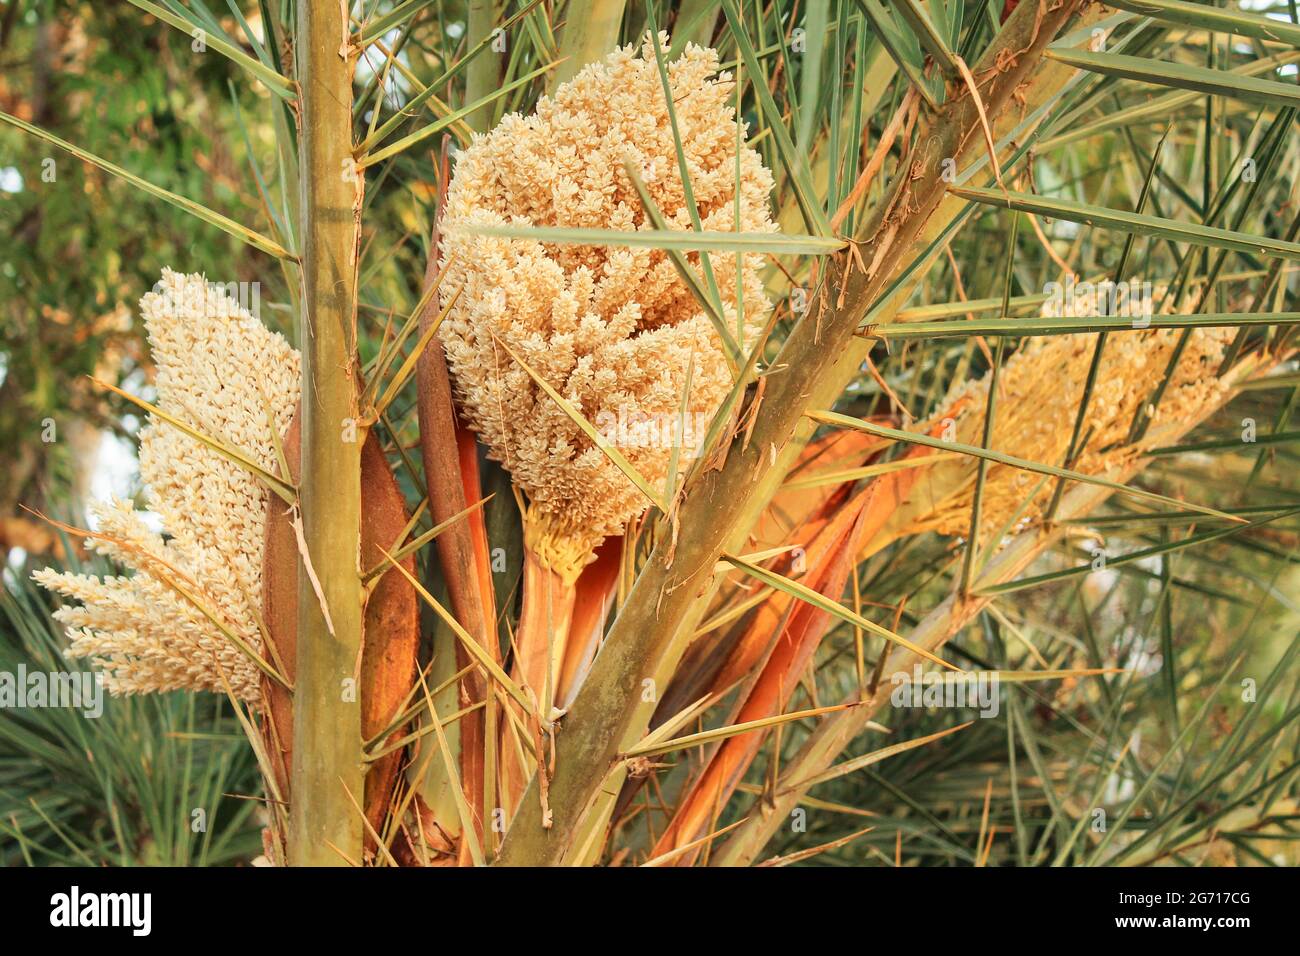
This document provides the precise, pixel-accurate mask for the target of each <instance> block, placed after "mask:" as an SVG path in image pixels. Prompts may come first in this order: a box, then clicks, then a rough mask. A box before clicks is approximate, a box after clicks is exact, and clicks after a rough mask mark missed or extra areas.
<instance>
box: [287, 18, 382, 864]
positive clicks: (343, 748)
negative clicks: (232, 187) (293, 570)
mask: <svg viewBox="0 0 1300 956" xmlns="http://www.w3.org/2000/svg"><path fill="white" fill-rule="evenodd" d="M345 13H346V10H345V8H344V7H341V6H339V5H338V4H331V3H300V4H298V35H297V44H296V58H297V64H296V66H297V76H298V78H299V84H300V88H301V93H300V99H299V107H300V112H299V119H298V122H299V153H300V157H301V163H300V166H301V170H302V176H301V183H302V191H301V211H302V245H301V249H302V281H303V295H302V312H301V313H300V314H301V322H300V327H299V341H300V344H301V347H302V477H301V481H300V486H299V504H300V507H301V512H302V531H303V542H302V543H305V546H306V548H305V553H303V554H301V555H300V558H299V569H298V638H297V653H298V661H297V676H296V683H295V688H294V701H293V727H294V731H293V732H294V750H293V766H292V773H291V780H292V793H293V805H292V807H291V808H290V821H289V862H290V864H293V865H300V866H301V865H306V866H339V865H346V864H347V863H348V862H349V861H351V862H359V861H360V860H361V854H362V819H361V813H360V811H359V810H358V809H357V807H358V806H359V805H360V803H361V800H362V791H363V784H364V777H363V773H362V753H361V746H362V740H361V706H360V700H359V692H360V689H359V688H358V687H357V686H356V684H357V676H358V674H357V671H358V665H359V661H360V652H361V628H362V588H361V579H360V567H359V562H360V553H359V552H360V530H361V445H362V440H363V439H364V438H365V433H364V430H363V429H361V428H360V427H359V426H358V425H357V420H358V417H359V414H358V409H357V391H356V365H355V356H356V285H357V279H356V274H357V246H358V239H359V236H360V230H359V218H358V217H359V214H360V208H361V196H362V190H363V188H364V182H363V180H362V179H361V178H360V176H359V175H356V174H353V175H346V173H347V172H348V170H349V169H350V168H351V166H350V164H351V161H352V67H353V59H352V46H351V42H350V38H349V32H348V22H347V19H346V16H345ZM301 550H302V549H301V547H300V551H301ZM307 560H310V566H308V565H307V563H306V562H307ZM316 582H319V586H320V592H321V593H320V595H319V596H318V595H317V588H316Z"/></svg>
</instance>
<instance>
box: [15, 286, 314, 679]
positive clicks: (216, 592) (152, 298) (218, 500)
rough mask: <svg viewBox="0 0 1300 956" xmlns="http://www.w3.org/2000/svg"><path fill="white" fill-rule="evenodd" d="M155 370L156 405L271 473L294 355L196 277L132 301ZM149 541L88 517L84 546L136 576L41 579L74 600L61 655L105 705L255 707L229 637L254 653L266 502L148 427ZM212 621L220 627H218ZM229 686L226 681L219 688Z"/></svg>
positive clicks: (144, 464) (140, 526)
mask: <svg viewBox="0 0 1300 956" xmlns="http://www.w3.org/2000/svg"><path fill="white" fill-rule="evenodd" d="M140 308H141V312H142V313H143V316H144V321H145V327H146V329H147V330H148V334H149V343H150V346H151V349H152V353H153V357H154V362H155V366H156V369H157V378H156V385H157V393H158V397H157V401H156V404H157V406H158V407H159V408H160V409H161V410H162V411H163V412H165V413H167V414H168V415H171V416H173V417H174V418H177V419H180V420H182V421H184V422H186V423H187V424H188V425H190V426H191V427H193V428H195V429H197V430H198V431H199V432H201V433H203V434H205V435H207V436H210V437H213V438H216V439H219V440H220V441H221V442H223V443H224V444H226V445H227V446H233V447H235V448H238V449H240V450H241V451H243V452H244V453H245V454H247V455H248V456H249V457H250V458H252V459H253V460H254V461H256V462H257V463H258V464H259V465H260V466H261V467H263V468H265V469H267V470H269V471H272V472H278V470H279V469H278V466H277V464H276V453H275V445H274V439H273V437H272V433H271V425H270V422H272V421H274V423H275V428H277V429H278V430H279V432H280V433H281V434H283V433H284V432H285V431H286V430H287V429H288V427H289V424H290V422H291V421H292V419H293V414H294V408H295V406H296V404H297V401H298V388H299V363H298V353H297V352H296V351H295V350H294V349H293V348H292V347H291V346H290V345H289V344H288V342H286V341H285V340H284V338H283V337H282V336H280V335H278V334H276V333H273V332H270V331H268V330H267V329H266V328H265V327H264V326H263V325H262V324H261V323H260V322H259V321H258V320H257V319H256V318H254V317H253V316H252V315H250V314H249V313H248V312H247V311H246V310H245V309H244V308H242V307H241V306H240V305H239V304H238V303H237V302H235V301H234V300H232V299H231V298H230V297H228V296H227V295H226V294H225V291H224V290H222V289H221V288H220V287H219V286H215V285H210V284H209V283H208V282H207V281H206V280H205V279H204V277H203V276H200V275H188V276H187V275H182V274H180V273H177V272H173V271H171V270H165V271H164V272H163V277H162V281H161V282H160V283H159V284H158V286H156V287H155V289H154V291H153V292H150V293H149V294H148V295H146V296H145V297H144V298H143V299H142V300H141V302H140ZM140 475H141V478H142V480H143V483H144V494H145V501H146V503H147V505H148V507H149V508H150V509H151V510H152V511H153V512H155V513H156V514H157V515H158V517H159V518H160V519H161V521H162V527H163V530H164V534H158V533H155V532H154V531H152V530H150V527H149V525H148V523H147V522H146V520H145V517H144V515H143V514H142V513H141V512H139V511H136V510H135V509H134V508H133V507H132V506H131V504H130V503H128V502H124V501H116V500H114V501H111V502H107V503H99V504H96V505H93V506H92V508H91V512H92V515H93V516H94V518H95V519H96V520H97V522H98V534H97V536H96V537H92V538H89V539H87V542H86V544H87V546H88V547H90V548H92V549H93V550H95V551H98V552H99V553H101V554H104V555H106V556H107V557H109V558H112V559H113V560H115V561H117V562H119V563H121V564H123V565H125V566H126V567H128V568H130V569H132V571H133V573H132V574H131V575H130V576H129V577H126V576H123V577H105V578H102V579H101V578H97V577H94V576H91V575H85V574H72V573H57V572H55V571H52V570H50V569H45V570H41V571H37V572H36V573H35V575H34V577H35V579H36V580H37V581H39V582H40V583H41V584H42V585H44V586H45V587H47V588H50V589H51V590H54V591H57V592H58V593H60V594H62V595H64V596H65V597H69V598H72V599H74V600H76V601H79V602H80V605H79V606H74V605H68V606H65V607H62V608H60V609H59V610H58V611H56V612H55V616H56V617H57V618H58V620H59V621H60V622H62V623H63V624H64V625H66V627H67V629H68V634H69V637H70V638H71V640H72V644H71V647H70V648H69V651H68V653H69V654H70V655H71V656H73V657H90V658H93V659H94V660H95V661H96V662H97V663H98V664H99V665H100V666H101V667H102V668H103V669H104V671H105V677H106V681H105V683H106V686H107V687H108V688H109V690H110V691H111V692H113V693H142V692H147V691H167V690H178V689H187V690H212V691H217V692H224V691H225V688H226V682H228V683H229V685H230V687H231V689H232V690H233V691H234V693H235V694H236V695H237V696H238V697H239V698H241V699H243V700H245V701H249V702H252V703H256V702H258V701H259V699H260V688H259V672H258V670H257V668H256V667H255V666H254V664H253V663H252V662H251V661H250V660H249V658H248V656H247V655H246V654H245V652H244V651H242V650H241V649H240V648H239V647H238V644H237V643H236V642H234V641H232V640H231V639H230V638H229V637H228V636H227V634H226V633H224V632H223V628H224V629H225V631H228V632H229V633H231V634H234V635H235V636H237V637H238V638H239V639H240V641H242V642H243V643H245V644H246V645H247V646H248V647H249V648H251V649H252V650H254V651H255V652H257V653H259V654H260V653H262V639H261V628H260V625H259V622H260V604H261V591H262V550H263V543H262V533H263V526H264V524H265V517H266V504H267V497H268V494H269V492H268V491H267V490H266V487H265V486H264V485H263V484H262V483H261V482H260V481H259V480H258V479H257V478H255V477H253V476H252V475H251V474H249V473H248V472H247V471H246V470H244V469H243V468H241V467H240V466H238V465H236V464H233V463H232V462H231V461H229V460H228V459H227V458H225V457H224V456H222V455H221V454H219V453H218V452H215V451H213V450H211V449H210V448H208V447H207V446H205V445H204V444H202V443H201V442H199V441H198V440H196V439H194V438H191V437H190V436H189V435H187V434H185V433H184V432H182V431H181V430H180V429H178V428H176V427H175V426H174V425H172V424H169V423H167V422H164V421H160V420H156V419H155V418H154V417H153V416H152V415H151V416H150V421H149V423H148V425H147V426H146V427H145V428H144V429H143V430H142V431H141V434H140ZM214 622H219V626H218V623H214ZM223 675H224V681H223Z"/></svg>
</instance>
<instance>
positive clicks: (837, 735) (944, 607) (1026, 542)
mask: <svg viewBox="0 0 1300 956" xmlns="http://www.w3.org/2000/svg"><path fill="white" fill-rule="evenodd" d="M1263 364H1264V365H1265V367H1267V365H1270V364H1271V361H1268V360H1265V361H1264V363H1263ZM1260 368H1261V361H1260V360H1250V361H1247V362H1243V363H1242V364H1241V365H1240V366H1238V367H1237V368H1235V369H1233V370H1232V371H1231V372H1230V373H1229V374H1228V375H1227V376H1225V377H1224V381H1225V382H1227V383H1228V384H1229V385H1235V384H1237V383H1239V382H1241V381H1243V380H1245V379H1246V378H1248V377H1250V376H1251V375H1253V374H1256V373H1258V371H1259V370H1260ZM1235 394H1236V393H1235V391H1231V392H1229V393H1227V394H1226V395H1224V396H1223V399H1222V401H1221V402H1220V403H1219V404H1218V405H1217V406H1214V407H1208V408H1206V409H1205V410H1204V411H1203V413H1202V414H1201V415H1200V416H1198V417H1196V418H1194V419H1186V420H1183V421H1180V422H1175V423H1170V424H1169V425H1167V426H1165V428H1164V429H1163V430H1162V433H1161V436H1160V442H1159V443H1160V444H1166V443H1168V444H1175V443H1177V442H1178V441H1179V440H1180V439H1181V438H1182V437H1183V436H1184V435H1186V434H1187V433H1188V432H1190V431H1191V430H1192V429H1194V428H1195V427H1196V426H1197V425H1199V424H1201V423H1202V422H1203V421H1205V419H1207V418H1208V417H1209V416H1210V415H1211V414H1212V413H1213V412H1214V411H1217V410H1218V408H1222V407H1223V406H1224V405H1226V404H1227V403H1228V401H1229V400H1231V398H1232V397H1233V396H1234V395H1235ZM1149 463H1150V459H1149V458H1139V459H1135V460H1134V461H1132V462H1130V463H1129V464H1128V465H1127V466H1125V467H1124V469H1123V470H1122V471H1121V472H1119V473H1118V474H1110V475H1108V476H1107V477H1108V478H1110V479H1112V480H1114V481H1119V482H1128V481H1129V480H1130V479H1131V478H1132V477H1133V476H1134V475H1136V474H1139V473H1141V471H1142V470H1143V469H1144V468H1145V467H1146V466H1147V465H1148V464H1149ZM1111 493H1112V492H1111V490H1110V489H1108V488H1105V487H1102V486H1099V485H1089V484H1079V485H1076V486H1075V487H1074V488H1072V489H1071V490H1070V491H1069V492H1068V493H1067V494H1065V495H1064V496H1063V498H1062V500H1061V506H1060V510H1059V511H1058V515H1059V517H1060V518H1061V519H1064V518H1076V517H1083V516H1086V515H1089V514H1092V513H1093V512H1095V511H1096V510H1097V508H1098V507H1100V505H1101V504H1102V503H1103V502H1105V501H1106V499H1107V498H1109V497H1110V495H1111ZM1064 533H1065V529H1064V526H1063V525H1062V524H1061V523H1060V521H1057V522H1056V523H1054V524H1052V525H1045V526H1041V527H1038V528H1035V529H1031V530H1029V531H1026V532H1024V533H1023V534H1021V535H1018V536H1017V537H1016V538H1015V539H1014V540H1013V541H1012V542H1011V543H1010V544H1008V545H1007V546H1006V547H1005V548H1004V549H1003V550H1002V551H1000V552H999V553H998V554H997V555H996V556H994V557H993V558H992V559H991V560H990V561H989V563H988V566H987V567H986V568H985V569H984V570H983V571H982V572H980V577H979V583H980V584H981V585H984V586H987V585H990V584H995V583H1001V582H1003V581H1009V580H1011V579H1012V578H1014V577H1016V576H1017V575H1018V574H1019V573H1020V572H1021V571H1023V570H1024V569H1025V568H1026V567H1028V565H1029V564H1030V563H1031V562H1032V561H1033V560H1034V559H1035V558H1037V557H1038V556H1039V555H1041V554H1043V553H1044V552H1046V551H1047V549H1048V548H1050V547H1051V546H1052V545H1053V544H1054V543H1055V542H1056V541H1058V540H1059V539H1060V538H1061V537H1062V536H1063V535H1064ZM992 600H993V597H992V596H985V595H972V596H969V597H966V598H963V596H962V595H961V594H953V595H952V596H950V597H949V598H947V599H946V600H944V601H943V602H942V603H940V604H939V606H938V607H936V608H935V609H934V610H933V611H931V612H930V613H929V614H927V615H926V616H925V618H924V619H923V620H922V621H921V623H920V624H918V625H917V626H916V627H915V628H913V629H912V632H911V633H910V634H909V635H908V639H909V640H910V641H911V642H912V643H914V644H916V645H917V646H919V647H923V648H925V649H926V650H928V651H934V652H937V651H938V650H939V649H940V648H942V647H943V645H944V644H945V643H946V642H947V641H948V640H949V638H951V637H953V636H955V635H956V634H958V633H960V631H961V629H962V628H963V627H965V626H966V625H967V624H968V623H969V622H970V621H972V620H974V619H975V616H976V615H977V614H979V613H980V611H982V610H984V608H985V607H987V606H988V605H989V604H990V603H992ZM920 663H923V661H922V659H921V658H920V657H919V656H918V655H916V654H915V653H913V652H912V651H909V650H906V649H897V650H894V649H889V658H888V664H889V668H890V672H891V673H898V672H902V673H910V672H911V670H912V668H913V666H914V665H916V664H920ZM894 686H895V685H894V684H893V683H891V682H890V681H884V682H882V683H881V685H880V687H879V688H878V689H877V691H876V693H875V695H874V696H872V697H871V698H870V699H869V700H867V701H866V702H865V703H864V704H863V705H862V706H860V707H855V708H853V709H852V710H846V711H841V712H840V713H837V714H834V715H833V716H831V717H828V718H827V719H826V720H824V721H822V722H821V723H820V724H819V725H818V727H817V729H816V730H814V731H813V733H812V735H811V736H810V737H809V738H808V740H807V741H806V742H805V743H804V745H803V746H802V747H801V748H800V749H799V751H798V752H797V753H796V754H795V756H794V757H793V759H791V760H789V761H787V762H786V763H785V764H784V766H783V767H782V771H781V777H780V779H778V781H777V783H776V786H775V788H774V789H775V793H774V795H773V797H772V799H771V800H770V801H768V802H765V803H763V804H762V805H761V806H759V807H757V808H756V809H757V810H758V812H756V813H754V814H752V815H751V816H749V817H748V818H747V819H746V820H745V822H744V823H743V824H741V825H740V826H739V827H738V828H737V829H736V830H735V831H734V832H733V833H732V834H731V836H730V837H729V838H728V839H727V841H726V843H724V844H723V846H722V847H721V849H720V850H719V851H718V852H717V853H716V854H714V855H713V856H712V857H711V858H710V861H709V862H710V864H711V865H713V866H747V865H749V864H751V863H753V862H754V860H755V859H756V858H757V856H758V854H759V853H760V852H761V851H762V849H763V847H764V846H765V845H766V844H767V842H768V841H769V840H770V839H771V838H772V837H773V836H774V835H775V834H776V831H777V830H779V829H780V828H781V826H782V824H784V823H785V822H786V821H787V820H789V819H790V813H791V812H792V811H793V810H794V808H795V807H796V806H797V805H798V803H799V801H800V800H802V799H803V797H804V795H805V794H806V793H807V792H808V790H809V789H810V787H809V786H808V784H807V781H808V780H811V779H813V778H814V777H815V776H816V775H817V774H819V773H821V772H823V771H824V770H826V769H827V768H829V767H830V766H831V765H832V764H833V763H834V762H835V758H836V757H837V756H839V754H840V753H841V752H842V751H843V750H844V749H845V748H846V747H847V746H848V745H849V744H850V743H852V741H853V740H854V739H855V738H856V737H857V736H858V735H859V734H860V733H862V732H863V730H865V729H866V725H867V723H868V722H869V721H870V720H871V719H872V718H873V717H875V716H876V715H877V714H879V713H880V711H881V709H882V708H883V707H884V706H885V703H886V702H887V701H888V700H889V697H890V695H891V694H892V693H893V689H894Z"/></svg>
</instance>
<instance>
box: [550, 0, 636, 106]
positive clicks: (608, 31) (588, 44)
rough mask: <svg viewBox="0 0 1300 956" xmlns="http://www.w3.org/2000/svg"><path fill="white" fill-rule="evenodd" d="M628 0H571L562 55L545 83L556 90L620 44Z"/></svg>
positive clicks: (565, 21) (561, 44)
mask: <svg viewBox="0 0 1300 956" xmlns="http://www.w3.org/2000/svg"><path fill="white" fill-rule="evenodd" d="M625 5H626V0H569V4H568V6H566V7H565V10H564V32H563V33H562V34H561V35H560V56H561V57H562V58H563V59H564V62H563V63H561V64H560V65H559V66H557V67H556V68H555V71H554V72H553V73H552V74H551V78H550V80H549V81H548V82H547V84H546V91H547V92H548V93H554V92H555V88H556V87H557V86H559V85H560V84H561V83H565V82H567V81H568V80H571V79H573V78H574V77H575V76H577V75H578V71H579V70H581V69H582V68H583V67H584V66H586V65H587V64H588V63H595V62H596V61H597V60H600V59H602V58H603V57H604V56H605V54H607V53H609V52H611V51H612V50H613V49H614V47H615V46H616V45H617V44H618V33H619V29H620V28H621V27H622V26H623V8H624V6H625Z"/></svg>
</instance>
